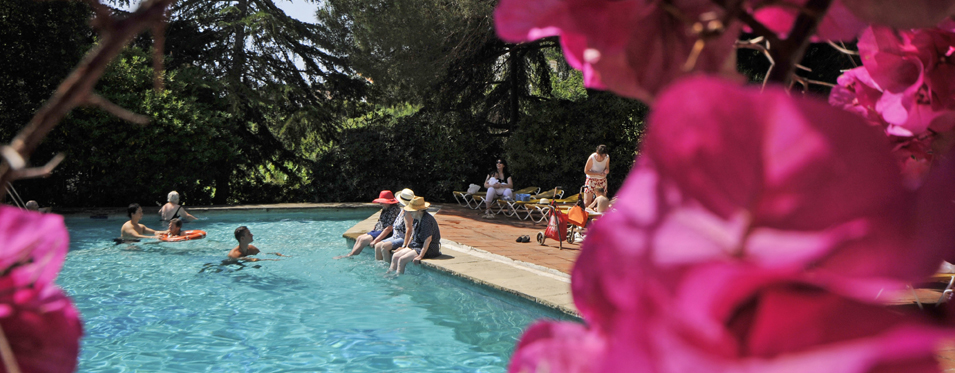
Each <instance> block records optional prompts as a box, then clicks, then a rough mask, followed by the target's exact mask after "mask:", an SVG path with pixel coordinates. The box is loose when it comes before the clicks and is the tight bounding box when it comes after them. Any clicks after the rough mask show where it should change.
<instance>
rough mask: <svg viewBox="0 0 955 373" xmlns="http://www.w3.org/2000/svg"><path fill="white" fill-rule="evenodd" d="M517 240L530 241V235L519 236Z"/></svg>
mask: <svg viewBox="0 0 955 373" xmlns="http://www.w3.org/2000/svg"><path fill="white" fill-rule="evenodd" d="M517 242H531V237H530V236H526V235H525V236H520V237H518V238H517Z"/></svg>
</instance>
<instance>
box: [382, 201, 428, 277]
mask: <svg viewBox="0 0 955 373" xmlns="http://www.w3.org/2000/svg"><path fill="white" fill-rule="evenodd" d="M429 206H431V203H429V202H425V200H424V198H421V197H415V198H414V199H413V200H412V201H411V203H409V204H408V206H405V226H407V225H408V224H411V226H412V230H413V233H412V235H411V240H410V241H411V242H406V243H405V247H402V248H400V249H399V250H397V251H396V252H395V255H394V256H392V258H391V267H390V268H389V269H388V271H395V273H398V274H402V273H404V272H405V266H406V265H408V262H414V263H415V264H418V263H421V259H431V258H437V257H438V256H441V232H440V231H439V230H438V221H437V220H434V216H431V214H429V213H428V207H429ZM409 220H412V221H416V222H410V221H409Z"/></svg>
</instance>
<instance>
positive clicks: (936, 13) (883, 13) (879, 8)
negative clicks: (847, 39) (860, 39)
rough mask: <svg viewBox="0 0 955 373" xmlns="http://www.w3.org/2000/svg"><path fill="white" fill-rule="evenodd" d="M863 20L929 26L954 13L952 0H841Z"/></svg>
mask: <svg viewBox="0 0 955 373" xmlns="http://www.w3.org/2000/svg"><path fill="white" fill-rule="evenodd" d="M841 1H842V3H843V4H844V5H845V6H846V8H848V9H849V10H850V11H852V12H853V13H854V14H855V15H856V16H857V17H859V18H860V19H862V20H863V21H865V22H871V23H877V24H881V25H885V26H889V27H896V28H918V27H931V26H934V25H936V24H938V23H939V22H941V21H942V20H943V19H945V18H946V17H948V16H950V15H952V14H955V1H953V0H908V1H898V0H841Z"/></svg>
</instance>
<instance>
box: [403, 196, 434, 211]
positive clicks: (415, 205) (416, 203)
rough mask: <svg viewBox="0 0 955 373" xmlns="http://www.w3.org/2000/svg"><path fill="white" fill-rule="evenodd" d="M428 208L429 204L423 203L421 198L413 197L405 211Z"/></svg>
mask: <svg viewBox="0 0 955 373" xmlns="http://www.w3.org/2000/svg"><path fill="white" fill-rule="evenodd" d="M428 207H431V202H425V200H424V198H423V197H415V198H414V199H413V200H411V203H408V205H407V206H405V211H421V210H427V209H428Z"/></svg>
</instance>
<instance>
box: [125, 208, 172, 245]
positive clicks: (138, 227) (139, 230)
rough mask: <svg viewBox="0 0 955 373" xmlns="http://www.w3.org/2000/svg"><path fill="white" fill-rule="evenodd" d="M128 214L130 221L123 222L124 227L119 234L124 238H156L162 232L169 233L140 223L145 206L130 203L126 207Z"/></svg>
mask: <svg viewBox="0 0 955 373" xmlns="http://www.w3.org/2000/svg"><path fill="white" fill-rule="evenodd" d="M126 215H127V216H129V221H127V222H126V223H125V224H123V228H121V229H120V231H119V236H120V237H121V238H122V239H126V240H128V239H137V238H156V236H158V235H160V234H163V233H168V232H167V231H154V230H152V229H149V228H148V227H146V226H145V225H143V224H139V220H140V219H142V218H143V208H142V207H139V204H138V203H133V204H131V205H129V207H128V208H127V209H126Z"/></svg>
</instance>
